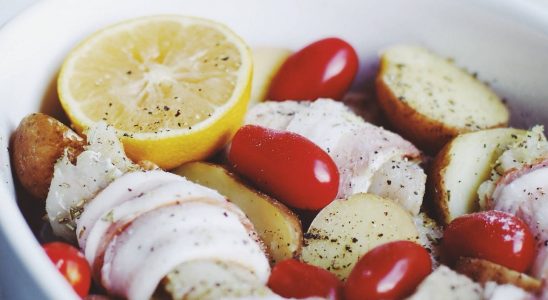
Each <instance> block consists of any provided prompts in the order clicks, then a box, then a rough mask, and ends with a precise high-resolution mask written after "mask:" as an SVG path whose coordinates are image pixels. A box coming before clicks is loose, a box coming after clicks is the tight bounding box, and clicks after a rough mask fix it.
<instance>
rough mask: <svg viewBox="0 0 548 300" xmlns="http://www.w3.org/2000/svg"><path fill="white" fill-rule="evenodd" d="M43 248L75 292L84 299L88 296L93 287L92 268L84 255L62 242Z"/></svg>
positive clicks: (49, 244) (48, 244) (45, 245)
mask: <svg viewBox="0 0 548 300" xmlns="http://www.w3.org/2000/svg"><path fill="white" fill-rule="evenodd" d="M42 248H43V249H44V251H46V254H47V255H48V257H49V258H50V260H51V262H52V263H53V264H54V265H55V267H56V268H57V269H58V270H59V272H61V274H62V275H63V277H65V279H66V280H67V281H68V282H69V284H70V285H71V286H72V288H73V289H74V291H75V292H76V293H77V294H78V295H79V296H80V297H82V298H83V297H85V296H87V295H88V293H89V288H90V286H91V268H90V266H89V264H88V262H87V260H86V259H85V257H84V255H83V254H82V253H81V252H80V251H78V249H76V248H74V247H73V246H71V245H69V244H65V243H61V242H52V243H47V244H44V245H42Z"/></svg>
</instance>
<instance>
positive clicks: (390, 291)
mask: <svg viewBox="0 0 548 300" xmlns="http://www.w3.org/2000/svg"><path fill="white" fill-rule="evenodd" d="M430 272H432V261H431V259H430V255H429V254H428V252H427V251H426V250H425V249H424V248H423V247H422V246H420V245H418V244H416V243H413V242H410V241H395V242H390V243H386V244H382V245H380V246H377V247H375V248H373V249H372V250H371V251H369V252H367V253H366V254H365V255H364V256H363V257H362V258H360V260H359V261H358V263H356V265H355V266H354V269H352V272H351V273H350V275H349V276H348V279H347V280H346V283H345V289H344V292H345V299H346V300H381V299H383V300H389V299H394V300H396V299H403V298H405V297H407V296H409V295H411V294H412V293H413V291H414V290H415V289H416V287H417V286H418V285H419V284H420V283H421V282H422V280H423V279H424V278H426V276H428V274H430Z"/></svg>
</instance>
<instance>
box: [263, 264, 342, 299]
mask: <svg viewBox="0 0 548 300" xmlns="http://www.w3.org/2000/svg"><path fill="white" fill-rule="evenodd" d="M268 287H269V288H270V289H272V291H273V292H275V293H276V294H278V295H280V296H283V297H286V298H297V299H299V298H307V297H314V296H316V297H324V298H327V299H332V300H338V299H342V283H341V281H340V280H339V279H338V278H337V277H336V276H335V275H333V274H332V273H330V272H329V271H326V270H324V269H321V268H318V267H315V266H311V265H308V264H305V263H303V262H300V261H297V260H294V259H288V260H284V261H282V262H279V263H278V264H276V265H275V266H274V268H272V272H271V273H270V278H269V279H268Z"/></svg>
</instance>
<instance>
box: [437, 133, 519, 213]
mask: <svg viewBox="0 0 548 300" xmlns="http://www.w3.org/2000/svg"><path fill="white" fill-rule="evenodd" d="M526 134H527V132H526V131H525V130H520V129H513V128H496V129H488V130H481V131H477V132H471V133H465V134H462V135H459V136H457V137H456V138H454V139H453V140H452V141H451V142H449V143H448V144H447V145H445V147H443V149H442V150H441V151H440V152H439V153H438V155H437V156H436V158H435V159H434V162H433V164H432V167H431V169H430V172H429V173H430V174H429V176H428V183H427V186H428V193H429V195H430V198H431V200H432V203H431V204H432V208H433V210H434V211H435V213H436V216H437V219H438V221H439V222H440V223H442V224H448V223H449V222H451V221H452V220H453V219H454V218H456V217H458V216H460V215H463V214H467V213H471V212H474V211H476V210H478V200H479V199H478V194H477V190H478V187H479V186H480V184H481V183H482V182H484V181H485V180H486V179H487V178H488V177H489V174H490V172H491V169H492V168H493V165H494V164H495V162H496V160H497V158H498V157H499V156H500V155H501V154H502V152H503V151H504V150H506V148H507V147H508V146H509V145H511V144H513V143H514V142H516V141H517V140H518V138H519V137H521V136H525V135H526Z"/></svg>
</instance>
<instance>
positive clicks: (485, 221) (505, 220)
mask: <svg viewBox="0 0 548 300" xmlns="http://www.w3.org/2000/svg"><path fill="white" fill-rule="evenodd" d="M442 254H443V258H444V259H445V260H447V261H448V263H450V264H451V263H453V262H455V260H456V259H458V258H459V257H461V256H467V257H474V258H481V259H485V260H488V261H491V262H494V263H497V264H499V265H502V266H505V267H507V268H510V269H513V270H516V271H518V272H525V271H527V270H528V269H529V267H530V266H531V263H532V262H533V259H534V256H535V241H534V238H533V235H532V234H531V231H530V230H529V227H527V224H525V223H524V222H523V221H522V220H521V219H519V218H517V217H515V216H513V215H511V214H508V213H505V212H501V211H495V210H491V211H484V212H479V213H473V214H469V215H463V216H460V217H458V218H456V219H454V220H453V221H452V222H451V223H450V224H449V225H448V226H447V228H446V229H445V231H444V234H443V242H442Z"/></svg>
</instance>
